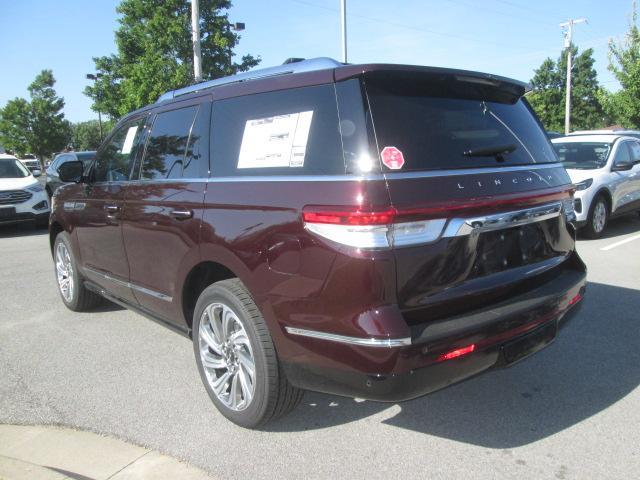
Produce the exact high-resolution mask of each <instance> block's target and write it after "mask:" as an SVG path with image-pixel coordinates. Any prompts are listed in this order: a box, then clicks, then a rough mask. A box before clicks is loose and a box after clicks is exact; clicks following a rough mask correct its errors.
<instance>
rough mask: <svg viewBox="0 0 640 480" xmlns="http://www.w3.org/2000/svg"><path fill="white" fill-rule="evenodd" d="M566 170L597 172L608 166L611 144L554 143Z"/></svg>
mask: <svg viewBox="0 0 640 480" xmlns="http://www.w3.org/2000/svg"><path fill="white" fill-rule="evenodd" d="M553 148H554V149H555V150H556V153H557V154H558V157H560V161H561V162H562V164H563V165H564V168H571V169H576V170H595V169H596V168H602V167H604V166H605V165H606V164H607V159H608V158H609V152H611V143H603V142H567V143H554V144H553Z"/></svg>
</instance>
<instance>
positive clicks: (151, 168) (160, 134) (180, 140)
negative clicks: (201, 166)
mask: <svg viewBox="0 0 640 480" xmlns="http://www.w3.org/2000/svg"><path fill="white" fill-rule="evenodd" d="M197 112H198V106H197V105H195V106H191V107H185V108H180V109H178V110H170V111H168V112H162V113H159V114H158V115H157V116H156V119H155V121H154V122H153V127H152V128H151V134H150V135H149V140H148V141H147V147H146V149H145V154H144V160H143V162H142V173H141V175H140V178H141V179H144V180H156V179H164V178H181V177H182V168H183V164H184V161H185V152H186V150H187V143H188V141H189V133H190V132H191V127H192V126H193V121H194V117H195V115H196V113H197Z"/></svg>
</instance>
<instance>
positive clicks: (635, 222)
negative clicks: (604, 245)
mask: <svg viewBox="0 0 640 480" xmlns="http://www.w3.org/2000/svg"><path fill="white" fill-rule="evenodd" d="M635 232H640V215H638V214H637V213H630V214H628V215H623V216H621V217H617V218H612V219H611V220H609V222H608V223H607V226H606V228H605V231H604V233H603V234H602V237H600V238H599V240H601V239H606V238H615V237H618V236H620V235H626V234H628V233H635ZM578 239H579V240H587V241H589V239H588V238H587V237H585V236H584V235H583V234H581V233H580V232H578Z"/></svg>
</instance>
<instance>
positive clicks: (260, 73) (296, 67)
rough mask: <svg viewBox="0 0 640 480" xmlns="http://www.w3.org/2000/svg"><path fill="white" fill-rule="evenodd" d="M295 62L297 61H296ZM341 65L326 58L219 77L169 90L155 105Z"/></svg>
mask: <svg viewBox="0 0 640 480" xmlns="http://www.w3.org/2000/svg"><path fill="white" fill-rule="evenodd" d="M296 60H297V59H296ZM341 65H343V64H342V63H340V62H338V61H337V60H334V59H332V58H328V57H318V58H311V59H309V60H302V61H296V62H292V63H285V64H284V65H278V66H276V67H269V68H261V69H258V70H251V71H249V72H243V73H238V74H236V75H230V76H228V77H221V78H217V79H215V80H209V81H208V82H202V83H197V84H195V85H190V86H188V87H184V88H179V89H177V90H170V91H168V92H166V93H163V94H162V95H160V98H158V101H157V102H156V103H160V102H164V101H166V100H171V99H172V98H175V97H179V96H181V95H186V94H187V93H193V92H200V91H202V90H207V89H209V88H214V87H219V86H221V85H228V84H230V83H238V82H246V81H249V80H257V79H259V78H266V77H274V76H277V75H287V74H290V73H301V72H311V71H314V70H325V69H329V68H336V67H339V66H341Z"/></svg>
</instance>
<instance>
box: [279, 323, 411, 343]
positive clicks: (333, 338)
mask: <svg viewBox="0 0 640 480" xmlns="http://www.w3.org/2000/svg"><path fill="white" fill-rule="evenodd" d="M284 328H285V330H286V331H287V333H289V334H290V335H299V336H301V337H309V338H317V339H320V340H328V341H330V342H339V343H346V344H349V345H360V346H364V347H387V348H393V347H405V346H407V345H411V337H406V338H386V339H379V338H360V337H348V336H346V335H338V334H335V333H324V332H318V331H316V330H306V329H304V328H295V327H284Z"/></svg>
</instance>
